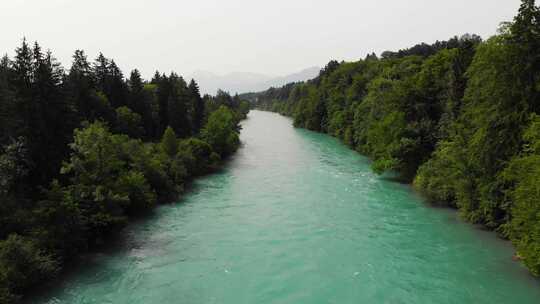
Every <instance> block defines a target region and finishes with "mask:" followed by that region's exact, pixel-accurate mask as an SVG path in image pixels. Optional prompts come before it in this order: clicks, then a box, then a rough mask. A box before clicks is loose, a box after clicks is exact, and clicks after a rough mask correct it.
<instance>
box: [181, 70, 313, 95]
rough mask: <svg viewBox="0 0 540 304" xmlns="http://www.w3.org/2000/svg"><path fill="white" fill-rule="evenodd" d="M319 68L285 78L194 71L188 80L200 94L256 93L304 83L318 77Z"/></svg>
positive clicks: (247, 73) (246, 73) (245, 73)
mask: <svg viewBox="0 0 540 304" xmlns="http://www.w3.org/2000/svg"><path fill="white" fill-rule="evenodd" d="M319 71H320V68H319V67H310V68H307V69H304V70H301V71H299V72H297V73H293V74H289V75H285V76H279V77H274V76H269V75H265V74H260V73H249V72H233V73H229V74H225V75H218V74H215V73H212V72H208V71H196V72H194V73H193V74H192V75H191V76H190V77H189V78H188V79H191V78H193V79H195V80H196V81H197V83H198V84H199V88H200V90H201V93H203V94H212V95H214V94H216V92H217V90H218V89H221V90H223V91H226V92H229V93H231V94H235V93H238V94H240V93H247V92H258V91H263V90H266V89H268V88H270V87H278V86H282V85H285V84H287V83H290V82H298V81H305V80H309V79H312V78H315V77H316V76H317V75H319Z"/></svg>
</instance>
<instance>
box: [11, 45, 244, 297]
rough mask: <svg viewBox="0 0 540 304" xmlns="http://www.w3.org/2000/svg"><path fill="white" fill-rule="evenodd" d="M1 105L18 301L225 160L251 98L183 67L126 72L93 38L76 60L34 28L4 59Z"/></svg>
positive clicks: (13, 283) (13, 284)
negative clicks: (66, 59)
mask: <svg viewBox="0 0 540 304" xmlns="http://www.w3.org/2000/svg"><path fill="white" fill-rule="evenodd" d="M0 109H1V111H0V115H1V116H0V303H12V302H17V301H18V300H19V299H20V296H21V295H22V294H24V293H25V292H26V291H28V290H29V289H31V288H33V287H36V286H37V285H38V284H40V283H43V282H45V280H47V279H50V278H53V277H54V276H55V275H56V274H58V272H59V271H60V270H61V268H62V265H64V264H65V262H66V261H68V260H69V259H70V258H73V257H76V256H77V254H79V253H81V252H84V251H87V250H89V249H91V248H92V247H94V246H96V245H98V244H100V243H102V242H103V241H104V239H105V238H106V237H107V236H109V235H111V234H113V233H114V232H115V231H118V230H119V228H121V227H123V226H124V225H125V224H126V222H127V220H128V219H129V217H131V216H134V215H137V214H142V213H145V212H148V211H149V210H150V209H151V208H152V207H153V206H155V205H156V204H157V203H159V202H169V201H172V200H174V199H176V198H177V196H178V195H179V194H180V193H181V192H182V191H183V187H184V185H185V184H186V182H188V181H189V180H190V179H192V178H193V177H195V176H198V175H201V174H205V173H208V172H210V171H212V170H214V169H216V168H218V167H219V165H220V162H221V160H222V159H224V158H225V157H227V156H228V155H230V154H231V153H233V152H234V151H235V150H236V149H237V147H238V146H239V143H240V142H239V137H238V135H239V125H238V123H239V121H240V120H241V119H243V118H244V117H245V116H246V114H247V112H248V104H247V102H241V101H240V100H239V98H238V96H235V97H232V96H230V95H229V94H228V93H225V92H221V91H220V92H219V93H218V94H217V96H215V97H212V96H208V95H207V96H203V97H202V96H201V95H200V93H199V88H198V86H197V84H196V82H195V81H194V80H191V81H190V82H189V83H187V82H186V81H185V80H184V79H183V78H182V77H181V76H179V75H177V74H175V73H171V74H170V75H168V76H167V75H165V74H161V73H159V72H156V73H155V76H154V77H153V78H152V79H151V80H150V81H144V80H143V79H142V78H141V75H140V73H139V71H137V70H133V71H132V72H131V73H130V75H129V78H127V79H126V78H125V77H124V76H123V74H122V72H121V71H120V69H119V68H118V66H117V65H116V64H115V62H114V60H110V59H108V58H106V57H105V56H103V54H99V56H98V57H97V58H96V59H95V61H94V62H89V61H88V59H87V56H86V55H85V53H84V52H83V51H81V50H77V51H75V54H74V56H73V63H72V66H71V68H70V69H69V70H68V71H66V70H64V69H63V68H62V66H61V65H60V64H59V63H58V62H57V61H56V60H55V59H54V57H53V56H52V54H51V53H50V52H44V51H42V49H41V47H40V46H39V44H38V43H35V44H34V45H33V46H30V45H29V44H28V43H27V42H26V40H23V42H22V45H21V46H20V47H18V48H17V49H16V50H15V57H14V58H13V59H10V58H9V57H8V56H7V55H6V56H4V57H3V58H2V59H1V61H0Z"/></svg>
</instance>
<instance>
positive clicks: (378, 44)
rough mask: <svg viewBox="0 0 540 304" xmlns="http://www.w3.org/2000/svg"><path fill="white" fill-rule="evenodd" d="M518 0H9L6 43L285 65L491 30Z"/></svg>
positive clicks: (67, 56) (2, 39) (174, 63)
mask: <svg viewBox="0 0 540 304" xmlns="http://www.w3.org/2000/svg"><path fill="white" fill-rule="evenodd" d="M519 4H520V1H519V0H325V1H319V0H267V1H257V0H190V1H184V0H151V1H150V0H146V1H143V0H84V1H83V0H0V29H1V30H0V32H1V34H0V52H1V53H8V54H9V55H10V56H11V55H13V49H14V48H15V47H16V46H18V45H19V44H20V41H21V39H22V37H23V36H26V37H27V39H29V40H31V41H34V40H38V41H39V42H40V44H41V45H42V46H43V47H45V48H49V49H51V50H52V51H53V54H54V55H55V56H56V57H57V58H58V59H59V60H60V61H61V62H62V64H63V65H64V66H65V67H69V66H70V65H71V55H72V54H73V51H74V50H75V49H84V50H85V51H86V52H87V54H88V56H89V58H90V59H94V58H95V57H96V56H97V54H98V52H99V51H101V52H103V53H104V54H105V56H107V57H111V58H114V59H115V61H116V62H117V63H118V65H119V66H120V67H121V68H122V69H123V71H124V73H125V74H127V73H128V72H129V70H131V69H133V68H139V69H140V70H141V72H142V73H143V75H145V76H146V77H148V76H150V75H151V74H152V73H153V71H155V70H156V69H159V70H160V71H163V72H169V71H171V70H175V71H177V72H178V73H180V74H183V75H189V74H191V73H192V72H194V71H196V70H205V71H210V72H214V73H218V74H225V73H230V72H256V73H263V74H269V75H284V74H288V73H291V72H296V71H298V70H301V69H303V68H306V67H310V66H323V65H324V64H325V63H326V62H328V61H329V60H330V59H337V60H356V59H358V58H361V57H364V56H365V55H366V54H367V53H368V52H372V51H374V52H376V53H377V54H380V52H382V51H384V50H397V49H399V48H404V47H409V46H412V45H414V44H416V43H419V42H423V41H425V42H433V41H435V40H442V39H447V38H449V37H451V36H453V35H461V34H463V33H467V32H469V33H477V34H479V35H481V36H482V37H484V38H486V37H489V36H490V35H493V34H494V33H495V32H496V29H497V27H498V24H499V23H500V22H501V21H509V20H511V19H512V18H513V16H514V15H515V14H516V12H517V9H518V7H519Z"/></svg>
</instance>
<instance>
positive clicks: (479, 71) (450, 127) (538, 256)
mask: <svg viewBox="0 0 540 304" xmlns="http://www.w3.org/2000/svg"><path fill="white" fill-rule="evenodd" d="M539 50H540V9H539V8H538V7H537V6H535V2H534V1H533V0H524V1H523V2H522V5H521V7H520V9H519V13H518V15H517V16H516V17H515V19H514V20H513V22H510V23H505V24H502V26H501V27H500V29H499V32H498V34H497V35H496V36H494V37H491V38H490V39H488V40H487V41H481V39H480V38H479V37H478V36H472V35H465V36H463V37H460V38H452V39H451V40H449V41H446V42H438V43H436V44H434V45H427V44H421V45H418V46H415V47H413V48H410V49H407V50H402V51H399V52H385V53H383V56H382V58H378V57H377V56H375V55H374V54H372V55H369V56H368V57H367V58H366V59H364V60H359V61H357V62H341V63H339V62H336V61H332V62H330V63H329V64H328V65H327V66H326V67H325V68H324V69H323V70H322V71H321V73H320V75H319V76H318V77H317V78H316V79H314V80H310V81H308V82H305V83H298V84H291V85H287V86H284V87H283V88H272V89H270V90H268V91H265V92H261V93H258V94H251V95H246V97H247V98H250V99H251V101H252V102H253V103H254V106H255V107H260V108H263V109H267V110H272V111H276V112H280V113H282V114H285V115H289V116H292V117H293V118H294V124H295V126H298V127H303V128H308V129H311V130H315V131H319V132H326V133H328V134H331V135H333V136H336V137H338V138H340V139H341V140H342V141H343V142H345V143H346V144H347V145H349V146H351V147H352V148H354V149H356V150H357V151H359V152H361V153H363V154H365V155H368V156H370V157H371V158H372V159H373V165H372V166H373V169H374V170H375V171H376V172H378V173H382V172H385V171H393V172H397V173H399V175H400V176H401V178H402V179H403V180H405V181H408V182H412V183H413V184H414V186H415V187H416V188H417V189H419V190H420V191H421V192H422V193H424V194H425V195H426V196H427V197H428V198H429V199H430V200H431V201H432V202H434V203H436V204H441V205H447V206H452V207H456V208H459V210H460V212H461V214H462V215H463V216H464V218H466V219H468V220H469V221H471V222H474V223H481V224H483V225H485V226H487V227H489V228H491V229H494V230H496V231H498V232H499V233H501V235H503V236H504V237H507V238H509V239H510V240H511V241H512V242H513V243H514V244H515V246H516V248H517V256H518V257H520V258H522V259H523V261H524V263H525V265H526V266H527V267H528V268H529V269H530V271H531V272H532V273H533V274H535V275H540V116H539V114H540V113H539V111H540V51H539Z"/></svg>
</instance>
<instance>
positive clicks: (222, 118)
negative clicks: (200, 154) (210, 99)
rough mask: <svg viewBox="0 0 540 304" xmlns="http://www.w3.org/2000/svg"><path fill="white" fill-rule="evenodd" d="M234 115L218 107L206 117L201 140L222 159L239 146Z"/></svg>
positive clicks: (224, 107) (222, 107)
mask: <svg viewBox="0 0 540 304" xmlns="http://www.w3.org/2000/svg"><path fill="white" fill-rule="evenodd" d="M236 122H237V120H236V119H235V115H234V113H233V112H232V111H231V110H229V108H227V107H226V106H220V107H219V108H218V109H217V110H216V111H214V112H213V113H212V114H210V116H209V117H208V122H207V123H206V125H205V126H204V128H203V130H202V138H203V140H205V141H206V142H207V143H208V144H210V146H211V147H212V148H213V149H214V151H216V152H217V153H218V154H219V155H221V156H222V157H224V156H227V155H229V154H231V153H232V152H234V151H235V150H236V149H237V148H238V146H239V145H240V139H239V137H238V132H237V130H236V129H237V128H236Z"/></svg>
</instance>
